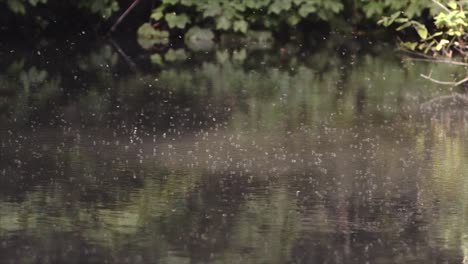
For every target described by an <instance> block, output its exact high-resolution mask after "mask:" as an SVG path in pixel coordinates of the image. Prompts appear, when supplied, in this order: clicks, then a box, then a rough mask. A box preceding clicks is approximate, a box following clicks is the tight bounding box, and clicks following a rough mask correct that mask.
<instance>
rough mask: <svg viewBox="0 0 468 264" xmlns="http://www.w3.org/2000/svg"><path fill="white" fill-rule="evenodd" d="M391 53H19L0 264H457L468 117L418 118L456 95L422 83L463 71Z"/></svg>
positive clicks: (7, 96) (345, 47)
mask: <svg viewBox="0 0 468 264" xmlns="http://www.w3.org/2000/svg"><path fill="white" fill-rule="evenodd" d="M388 49H389V47H386V46H383V47H382V46H381V47H377V46H376V47H373V48H372V49H369V48H368V47H367V48H363V47H362V46H360V45H357V44H356V42H353V41H348V42H341V43H340V42H335V41H329V42H327V45H326V47H322V48H319V49H317V50H314V51H310V50H302V49H294V48H292V46H291V47H289V46H286V47H285V48H281V49H278V50H276V49H274V50H269V51H259V50H249V49H246V50H234V51H233V50H218V51H216V52H209V53H206V52H202V53H196V52H195V53H193V52H190V51H183V50H175V49H174V50H170V51H168V52H167V53H165V54H162V53H161V54H159V55H160V56H159V58H155V56H154V55H153V56H151V58H148V57H146V56H132V57H130V56H127V55H126V54H125V53H124V52H123V51H122V49H121V48H120V47H118V46H116V45H115V43H114V44H112V43H103V44H102V45H100V46H99V47H88V48H86V47H85V48H74V50H70V51H68V53H69V54H68V53H67V54H68V55H69V56H68V57H67V58H68V59H67V60H63V59H62V60H60V61H58V62H57V63H51V61H52V59H53V58H59V57H60V56H62V55H63V54H62V53H61V52H63V51H60V52H57V51H54V49H52V48H50V49H43V50H42V51H41V52H39V53H38V52H36V51H34V52H35V53H34V54H31V53H28V52H25V51H16V52H15V53H16V55H8V56H6V58H7V59H6V60H5V62H2V63H3V64H2V66H1V67H2V71H1V72H2V74H1V75H0V84H1V89H0V94H1V96H0V109H1V114H0V124H1V129H0V136H1V137H0V144H1V148H0V157H1V159H0V255H1V256H2V257H3V259H4V260H6V262H7V263H8V262H12V263H18V262H21V263H33V262H34V263H37V262H63V261H67V263H68V262H70V263H73V262H76V263H83V262H89V263H93V262H95V263H103V262H111V263H115V262H117V263H121V262H122V263H154V262H159V263H188V262H193V263H207V262H212V263H365V262H366V261H370V262H372V263H406V262H424V263H427V262H429V263H439V262H443V261H448V262H455V261H457V262H461V261H462V259H463V258H464V256H466V251H467V242H466V239H465V237H466V234H467V230H466V220H465V219H466V218H467V217H466V210H467V205H466V202H465V200H466V199H463V197H465V196H466V193H467V190H466V183H467V180H466V179H465V177H464V176H465V175H466V174H467V172H468V171H467V165H465V164H466V162H465V161H466V159H467V153H466V151H465V150H464V144H465V141H466V139H465V136H466V132H467V129H466V114H465V112H464V110H463V109H453V108H450V107H449V108H443V109H442V108H440V109H438V110H434V111H422V110H421V107H420V105H421V104H423V103H425V102H428V101H430V100H431V99H432V98H435V97H438V96H442V95H446V94H449V92H448V91H446V90H444V88H441V87H438V86H437V85H434V84H431V83H428V82H426V81H424V80H421V78H419V74H420V73H426V72H429V71H430V70H431V69H432V70H433V71H434V72H437V73H438V74H440V75H441V76H442V75H447V76H448V75H449V74H455V75H456V74H460V73H462V72H458V71H459V69H457V68H456V67H452V66H448V65H428V64H426V63H422V62H414V61H406V60H401V58H399V57H397V56H395V55H394V54H391V53H390V52H387V51H388ZM17 54H23V55H24V56H23V57H24V58H20V59H18V56H17Z"/></svg>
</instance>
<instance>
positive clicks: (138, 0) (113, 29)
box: [110, 0, 140, 32]
mask: <svg viewBox="0 0 468 264" xmlns="http://www.w3.org/2000/svg"><path fill="white" fill-rule="evenodd" d="M138 2H140V0H135V1H133V3H132V4H131V5H130V6H129V7H128V8H127V10H125V12H124V13H123V14H122V15H121V16H120V17H119V18H118V19H117V21H115V23H114V25H112V27H111V29H110V32H114V31H115V29H116V28H117V26H118V25H119V24H120V23H121V22H122V21H123V20H124V18H125V17H126V16H127V15H128V14H129V13H130V11H132V10H133V8H135V6H136V5H137V4H138Z"/></svg>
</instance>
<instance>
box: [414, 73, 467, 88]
mask: <svg viewBox="0 0 468 264" xmlns="http://www.w3.org/2000/svg"><path fill="white" fill-rule="evenodd" d="M421 77H423V78H424V79H427V80H429V81H431V82H434V83H437V84H442V85H451V86H452V87H455V86H459V85H462V84H464V83H465V82H467V81H468V77H466V78H465V79H463V80H460V81H458V82H448V81H440V80H436V79H434V78H432V77H431V76H430V74H429V76H428V75H424V74H421Z"/></svg>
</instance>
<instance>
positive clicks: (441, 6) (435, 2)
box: [432, 0, 450, 13]
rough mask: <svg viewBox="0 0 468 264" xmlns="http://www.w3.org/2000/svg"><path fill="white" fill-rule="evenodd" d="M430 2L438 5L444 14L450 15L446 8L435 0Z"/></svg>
mask: <svg viewBox="0 0 468 264" xmlns="http://www.w3.org/2000/svg"><path fill="white" fill-rule="evenodd" d="M432 2H433V3H434V4H436V5H438V6H439V7H440V8H442V9H443V10H444V11H445V12H447V13H450V9H448V8H447V7H446V6H444V5H443V4H442V3H441V2H439V1H437V0H432Z"/></svg>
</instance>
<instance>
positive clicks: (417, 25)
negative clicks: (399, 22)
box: [413, 22, 428, 40]
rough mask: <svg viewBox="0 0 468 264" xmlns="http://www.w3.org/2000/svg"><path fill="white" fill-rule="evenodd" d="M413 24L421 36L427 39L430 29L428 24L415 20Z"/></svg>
mask: <svg viewBox="0 0 468 264" xmlns="http://www.w3.org/2000/svg"><path fill="white" fill-rule="evenodd" d="M413 24H414V27H415V29H416V32H418V35H419V37H421V39H422V40H425V39H427V35H428V31H427V28H426V26H424V25H423V24H421V23H417V22H414V23H413Z"/></svg>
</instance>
